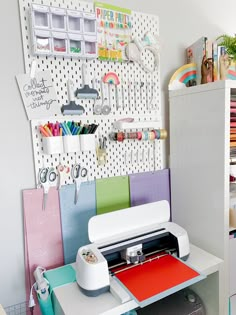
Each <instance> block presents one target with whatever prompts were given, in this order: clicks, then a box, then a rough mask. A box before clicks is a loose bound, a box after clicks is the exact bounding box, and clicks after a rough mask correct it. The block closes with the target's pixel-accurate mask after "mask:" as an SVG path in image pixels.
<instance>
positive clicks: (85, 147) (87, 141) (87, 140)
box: [80, 134, 95, 151]
mask: <svg viewBox="0 0 236 315" xmlns="http://www.w3.org/2000/svg"><path fill="white" fill-rule="evenodd" d="M80 149H81V151H94V150H95V135H94V134H89V135H80Z"/></svg>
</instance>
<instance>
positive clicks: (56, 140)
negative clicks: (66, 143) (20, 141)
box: [43, 136, 63, 154]
mask: <svg viewBox="0 0 236 315" xmlns="http://www.w3.org/2000/svg"><path fill="white" fill-rule="evenodd" d="M43 152H44V153H45V154H58V153H63V140H62V137H60V136H57V137H43Z"/></svg>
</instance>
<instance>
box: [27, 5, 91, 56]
mask: <svg viewBox="0 0 236 315" xmlns="http://www.w3.org/2000/svg"><path fill="white" fill-rule="evenodd" d="M96 23H97V20H96V16H95V13H90V12H83V11H78V10H71V9H64V8H59V7H51V6H46V5H38V4H32V7H31V34H32V42H33V45H32V47H33V54H37V55H48V56H53V55H56V56H63V57H74V58H76V57H77V58H78V57H79V58H88V59H93V58H96V57H97V24H96Z"/></svg>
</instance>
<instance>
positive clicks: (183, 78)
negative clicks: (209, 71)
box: [170, 63, 197, 85]
mask: <svg viewBox="0 0 236 315" xmlns="http://www.w3.org/2000/svg"><path fill="white" fill-rule="evenodd" d="M196 78H197V65H196V64H195V63H188V64H186V65H184V66H182V67H180V68H179V69H178V70H176V71H175V73H174V74H173V75H172V77H171V79H170V83H172V82H174V81H178V82H180V83H184V84H185V85H186V83H187V82H188V81H190V80H193V79H196Z"/></svg>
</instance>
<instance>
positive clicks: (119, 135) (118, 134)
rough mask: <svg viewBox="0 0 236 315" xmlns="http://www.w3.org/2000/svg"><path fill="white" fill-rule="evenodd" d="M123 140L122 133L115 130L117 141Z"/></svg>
mask: <svg viewBox="0 0 236 315" xmlns="http://www.w3.org/2000/svg"><path fill="white" fill-rule="evenodd" d="M123 140H124V133H123V132H117V141H119V142H122V141H123Z"/></svg>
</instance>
